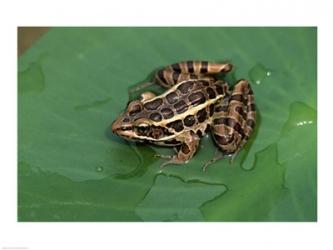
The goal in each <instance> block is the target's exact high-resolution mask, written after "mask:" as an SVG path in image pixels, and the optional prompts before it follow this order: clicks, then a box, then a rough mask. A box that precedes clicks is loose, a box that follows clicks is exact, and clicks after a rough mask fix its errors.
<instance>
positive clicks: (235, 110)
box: [213, 80, 256, 160]
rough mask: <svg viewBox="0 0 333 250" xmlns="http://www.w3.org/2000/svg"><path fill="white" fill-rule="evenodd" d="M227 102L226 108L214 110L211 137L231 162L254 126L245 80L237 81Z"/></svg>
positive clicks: (250, 97) (251, 97)
mask: <svg viewBox="0 0 333 250" xmlns="http://www.w3.org/2000/svg"><path fill="white" fill-rule="evenodd" d="M228 102H229V104H228V106H224V107H221V108H218V107H217V108H216V109H218V112H215V113H214V120H213V137H214V139H215V142H216V143H217V145H218V146H219V147H220V148H221V150H222V152H224V154H225V155H229V156H231V157H232V160H233V158H234V157H235V155H236V154H237V153H238V151H239V150H240V148H241V147H243V145H244V144H245V143H246V142H247V139H248V138H249V136H250V135H251V133H252V131H253V127H254V124H255V117H256V114H255V104H254V98H253V92H252V89H251V87H250V85H249V83H248V82H247V81H246V80H240V81H238V83H237V84H236V85H235V88H234V90H233V92H232V94H231V96H230V98H229V100H228ZM216 109H215V111H216Z"/></svg>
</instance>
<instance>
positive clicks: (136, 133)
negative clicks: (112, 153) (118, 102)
mask: <svg viewBox="0 0 333 250" xmlns="http://www.w3.org/2000/svg"><path fill="white" fill-rule="evenodd" d="M145 112H146V111H145V110H144V109H143V103H142V102H141V101H140V100H134V101H132V102H130V103H129V104H128V106H127V108H126V110H125V112H124V113H123V114H121V115H120V116H119V117H118V118H117V119H116V120H115V121H114V122H113V124H112V132H113V133H114V134H116V135H118V136H121V137H123V138H125V139H127V140H139V141H144V140H149V139H150V138H149V135H150V134H151V131H152V125H153V124H152V121H151V120H149V119H147V118H144V117H146V115H145Z"/></svg>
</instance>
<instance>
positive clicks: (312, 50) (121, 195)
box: [18, 27, 317, 221]
mask: <svg viewBox="0 0 333 250" xmlns="http://www.w3.org/2000/svg"><path fill="white" fill-rule="evenodd" d="M316 41H317V30H316V28H310V27H309V28H306V27H304V28H52V29H51V30H50V31H49V32H48V33H46V34H45V35H44V36H43V37H42V38H41V39H40V40H39V41H38V42H37V43H36V44H35V45H33V46H32V47H31V48H30V49H29V50H28V51H27V52H26V53H24V54H23V55H22V56H21V57H20V58H19V63H18V136H19V144H18V162H19V165H18V220H19V221H316V220H317V176H316V175H317V172H316V171H317V153H316V152H317V106H316V105H317V104H316V103H317V66H316V65H317V44H316ZM191 59H198V60H209V61H221V60H222V61H224V60H228V61H231V62H232V63H233V64H234V65H235V69H234V71H233V72H232V73H230V74H229V75H227V76H226V80H227V81H228V82H229V83H230V85H233V84H234V83H235V82H236V80H237V79H240V78H246V79H249V80H250V82H251V85H252V88H253V91H254V93H255V98H256V103H257V107H258V117H259V118H258V124H257V127H256V129H255V133H254V135H253V136H252V137H251V139H250V140H249V142H248V143H247V144H246V146H245V148H244V149H242V150H241V152H240V153H239V155H238V156H237V158H236V159H235V161H234V162H233V164H230V162H229V160H228V159H223V160H220V161H218V162H216V163H215V164H213V165H212V166H210V167H209V168H208V170H207V171H206V172H202V170H201V167H202V166H203V164H204V163H205V162H207V161H208V160H209V159H211V158H212V157H213V155H214V151H215V148H216V147H215V145H214V143H213V142H212V140H211V138H210V137H209V136H205V137H204V138H203V139H202V142H201V145H200V150H199V152H198V154H197V155H196V156H195V157H194V158H193V159H192V160H191V161H190V162H189V163H188V164H187V165H184V166H170V167H168V168H166V169H164V170H163V171H161V170H160V168H159V166H160V165H161V163H162V162H163V160H161V159H158V158H156V157H154V155H155V154H156V153H162V154H172V153H173V150H172V149H169V148H161V147H156V146H153V145H146V144H134V143H129V142H126V141H124V140H123V139H121V138H118V137H116V136H114V135H112V133H110V124H111V123H112V121H113V120H114V119H115V118H116V117H117V116H118V115H119V114H120V113H121V112H122V111H123V110H124V108H125V106H126V103H127V102H128V100H129V99H132V98H133V96H129V95H128V90H129V89H130V88H133V87H134V86H136V85H137V84H138V83H140V82H145V81H149V80H151V75H152V73H153V72H154V71H155V70H156V69H158V68H160V67H163V66H165V65H168V64H171V63H175V62H178V61H182V60H191ZM151 88H153V90H154V91H155V92H156V91H157V92H161V91H163V90H162V89H161V88H159V87H156V86H155V87H154V86H152V87H151Z"/></svg>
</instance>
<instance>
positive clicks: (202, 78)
mask: <svg viewBox="0 0 333 250" xmlns="http://www.w3.org/2000/svg"><path fill="white" fill-rule="evenodd" d="M231 69H232V65H231V64H223V63H212V62H206V61H186V62H180V63H176V64H172V65H170V66H167V67H165V68H163V69H161V70H159V71H158V72H157V73H156V75H155V81H156V82H157V83H158V84H160V85H162V86H164V87H166V88H168V90H167V91H166V92H164V93H163V94H161V95H159V96H155V95H154V94H153V93H151V92H145V93H143V94H142V95H141V100H135V101H132V102H131V103H130V104H129V105H128V108H127V110H126V111H125V113H124V114H123V115H122V116H120V117H119V118H118V119H117V120H116V121H115V122H114V123H113V127H112V129H113V131H114V132H115V133H116V134H118V135H120V136H122V137H124V138H126V139H130V140H131V139H133V140H140V141H148V142H151V143H154V144H158V145H164V146H177V145H180V149H179V151H178V154H177V155H175V156H172V157H171V160H169V161H168V162H166V163H164V164H163V166H164V165H167V164H170V163H175V164H180V163H184V162H187V161H188V160H189V159H190V158H192V157H193V155H194V154H195V152H196V150H197V147H198V145H199V141H200V137H201V136H202V135H203V134H205V133H206V132H207V131H211V132H212V134H213V137H214V139H215V142H216V144H217V145H218V146H219V148H220V149H221V151H222V152H223V153H224V154H226V155H232V154H235V153H237V152H238V150H239V149H240V148H241V147H242V146H243V145H244V144H245V143H246V141H247V140H248V138H249V137H250V135H251V133H252V131H253V128H254V126H255V120H256V111H255V103H254V96H253V92H252V89H251V87H250V85H249V83H248V82H247V81H246V80H240V81H238V82H237V84H236V85H235V87H234V89H233V91H230V90H229V86H228V84H227V83H225V82H223V81H221V80H217V79H216V75H217V74H220V73H226V72H229V71H230V70H231Z"/></svg>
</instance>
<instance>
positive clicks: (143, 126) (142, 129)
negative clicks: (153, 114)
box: [136, 123, 150, 135]
mask: <svg viewBox="0 0 333 250" xmlns="http://www.w3.org/2000/svg"><path fill="white" fill-rule="evenodd" d="M136 131H137V133H138V134H139V135H147V134H148V132H149V131H150V126H149V124H147V123H140V124H138V125H137V126H136Z"/></svg>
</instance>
